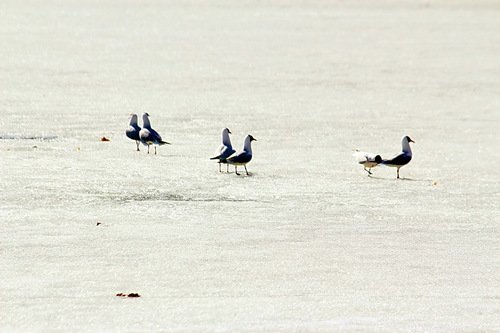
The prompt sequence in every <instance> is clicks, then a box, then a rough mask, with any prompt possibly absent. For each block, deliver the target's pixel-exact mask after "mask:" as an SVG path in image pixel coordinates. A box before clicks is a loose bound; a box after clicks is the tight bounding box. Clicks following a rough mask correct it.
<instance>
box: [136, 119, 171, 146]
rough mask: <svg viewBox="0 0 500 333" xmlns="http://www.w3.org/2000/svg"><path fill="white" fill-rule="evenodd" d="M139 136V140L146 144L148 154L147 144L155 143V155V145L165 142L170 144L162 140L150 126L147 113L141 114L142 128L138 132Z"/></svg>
mask: <svg viewBox="0 0 500 333" xmlns="http://www.w3.org/2000/svg"><path fill="white" fill-rule="evenodd" d="M139 138H140V140H141V142H142V143H143V144H144V145H146V146H148V154H149V146H150V145H155V155H156V146H157V145H158V146H161V145H165V144H168V145H169V144H170V142H166V141H163V140H162V138H161V136H160V134H158V132H156V131H155V130H154V129H153V128H151V122H150V121H149V114H148V113H143V114H142V129H141V130H140V132H139Z"/></svg>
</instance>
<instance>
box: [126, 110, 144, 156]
mask: <svg viewBox="0 0 500 333" xmlns="http://www.w3.org/2000/svg"><path fill="white" fill-rule="evenodd" d="M140 130H141V128H140V127H139V125H137V115H136V114H135V113H131V114H130V123H129V125H128V128H127V129H126V130H125V135H127V137H128V138H129V139H131V140H134V141H135V144H136V145H137V151H140V149H139V142H140V141H141V139H140V138H139V131H140Z"/></svg>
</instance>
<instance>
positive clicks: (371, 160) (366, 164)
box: [353, 149, 382, 176]
mask: <svg viewBox="0 0 500 333" xmlns="http://www.w3.org/2000/svg"><path fill="white" fill-rule="evenodd" d="M353 156H354V157H355V158H356V160H357V161H358V163H359V164H361V165H362V166H363V168H364V169H365V171H366V172H368V176H370V175H371V174H372V171H371V170H372V168H374V167H376V166H377V165H379V164H380V163H381V162H382V157H381V156H380V155H375V154H373V153H365V152H363V151H359V150H357V149H356V152H355V153H354V154H353Z"/></svg>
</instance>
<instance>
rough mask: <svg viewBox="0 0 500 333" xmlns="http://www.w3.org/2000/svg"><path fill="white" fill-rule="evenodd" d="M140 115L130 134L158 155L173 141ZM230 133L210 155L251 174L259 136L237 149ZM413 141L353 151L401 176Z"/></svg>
mask: <svg viewBox="0 0 500 333" xmlns="http://www.w3.org/2000/svg"><path fill="white" fill-rule="evenodd" d="M137 118H138V117H137V114H131V115H130V122H129V126H128V128H127V129H126V130H125V134H126V135H127V137H128V138H129V139H131V140H134V141H135V142H136V146H137V151H140V149H139V145H140V144H141V143H142V144H143V145H145V146H147V147H148V154H149V148H150V146H151V145H153V146H154V149H155V155H156V146H161V145H165V144H170V143H169V142H166V141H163V139H162V138H161V136H160V134H158V132H156V131H155V130H154V129H153V128H152V127H151V121H150V120H149V114H148V113H143V114H142V128H141V127H140V126H139V124H138V123H137ZM229 134H232V133H231V131H230V130H229V128H224V129H222V134H221V137H222V138H221V145H220V147H219V148H218V149H217V151H216V152H215V156H213V157H211V158H210V159H211V160H216V161H217V163H218V164H219V172H222V164H226V172H227V173H229V165H233V166H234V171H235V173H236V174H237V175H240V174H239V173H238V166H243V167H244V168H245V172H246V174H247V175H249V173H248V170H247V164H248V163H249V162H250V161H251V160H252V141H257V139H255V138H254V137H253V136H251V135H250V134H249V135H247V136H246V137H245V141H244V142H243V149H242V150H241V151H239V152H237V151H236V150H235V149H234V148H233V146H232V144H231V138H230V137H229ZM410 142H413V143H414V142H415V141H413V140H412V139H411V138H410V137H409V136H404V137H403V138H402V139H401V152H400V153H398V154H395V155H394V156H392V157H391V158H388V159H383V158H382V156H380V155H378V154H373V153H367V152H362V151H359V150H356V152H355V153H354V154H353V155H354V157H355V158H356V160H357V161H358V163H359V164H361V165H362V166H363V168H364V170H365V171H366V172H367V173H368V176H371V175H372V174H373V173H372V169H373V168H375V167H377V166H378V165H380V164H382V165H386V166H389V167H393V168H396V173H397V178H398V179H399V169H401V167H403V166H405V165H406V164H408V163H410V161H411V158H412V152H411V147H410Z"/></svg>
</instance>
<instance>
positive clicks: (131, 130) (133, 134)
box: [125, 126, 140, 140]
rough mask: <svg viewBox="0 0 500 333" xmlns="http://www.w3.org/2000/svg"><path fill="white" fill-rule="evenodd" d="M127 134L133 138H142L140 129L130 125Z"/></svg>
mask: <svg viewBox="0 0 500 333" xmlns="http://www.w3.org/2000/svg"><path fill="white" fill-rule="evenodd" d="M125 135H126V136H127V137H128V138H130V139H132V140H140V139H139V130H138V129H136V128H134V127H133V126H129V127H128V128H127V130H125Z"/></svg>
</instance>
